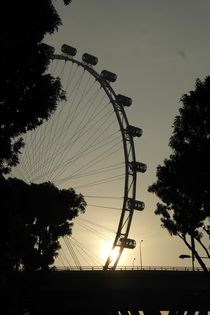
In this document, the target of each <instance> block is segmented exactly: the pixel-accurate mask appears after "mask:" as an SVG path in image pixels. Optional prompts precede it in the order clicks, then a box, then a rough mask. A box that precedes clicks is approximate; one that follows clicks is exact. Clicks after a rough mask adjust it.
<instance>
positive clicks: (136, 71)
mask: <svg viewBox="0 0 210 315" xmlns="http://www.w3.org/2000/svg"><path fill="white" fill-rule="evenodd" d="M55 7H56V9H57V11H58V13H59V15H60V17H61V19H62V24H63V25H62V26H60V27H59V29H58V31H57V32H56V33H54V34H53V35H51V36H47V37H46V38H45V42H46V43H48V44H50V45H52V46H54V47H55V49H56V51H57V52H59V50H60V47H61V45H62V44H64V43H66V44H68V45H70V46H73V47H75V48H77V51H78V54H77V58H78V59H81V56H82V54H83V53H84V52H88V53H90V54H92V55H95V56H97V57H98V59H99V63H98V65H97V66H96V67H95V69H96V70H97V71H99V72H100V71H101V70H102V69H107V70H109V71H112V72H114V73H116V74H117V76H118V79H117V81H116V82H115V83H113V84H112V87H113V88H114V90H115V91H116V93H117V94H118V93H119V94H124V95H127V96H129V97H131V98H132V100H133V104H132V106H131V107H129V108H127V109H126V113H127V116H128V119H129V122H130V123H131V124H132V125H134V126H137V127H140V128H142V130H143V135H142V137H141V138H140V139H138V140H135V147H136V156H137V160H138V161H141V162H144V163H146V164H147V172H146V173H144V174H140V175H138V188H137V199H140V200H142V201H144V202H145V209H144V211H143V212H141V213H137V214H135V215H134V218H133V222H132V235H131V236H132V238H135V240H136V242H137V247H136V249H134V250H131V251H126V253H125V255H124V256H123V257H122V262H121V264H123V265H125V264H126V265H134V264H135V265H139V264H140V254H141V256H142V264H143V265H145V266H190V265H191V261H190V260H186V259H185V260H184V261H183V260H181V259H179V255H180V254H183V253H186V254H190V253H189V252H188V250H187V249H186V248H185V246H184V245H183V244H182V242H181V240H179V239H178V238H176V237H171V236H170V235H169V234H168V232H167V231H166V230H163V229H162V228H161V227H160V218H159V217H158V216H155V214H154V210H155V207H156V203H157V201H158V200H157V198H156V196H155V195H153V194H151V193H148V191H147V189H148V186H149V185H151V184H152V183H153V182H154V181H155V180H156V176H155V174H156V168H157V166H158V165H159V164H163V160H164V159H165V158H167V157H168V156H169V154H170V152H171V151H170V148H169V146H168V142H169V138H170V136H171V133H172V125H173V121H174V118H175V116H176V115H177V114H178V109H179V107H180V106H181V103H180V98H181V96H182V95H183V94H184V93H188V92H189V91H190V90H193V89H194V86H195V80H196V79H197V78H200V79H201V80H203V79H204V78H205V77H206V76H207V75H209V74H210V63H209V55H210V41H209V38H210V19H209V16H210V2H209V1H208V0H200V1H197V0H182V1H181V0H177V1H173V0H129V1H128V0H106V1H102V0H88V1H87V0H73V1H72V3H71V5H69V6H67V7H66V6H64V5H63V2H62V1H61V0H57V1H55ZM113 189H114V187H113ZM111 218H112V217H111V216H110V222H111V220H112V219H111ZM99 221H101V220H100V219H99ZM100 223H101V222H100ZM141 240H143V241H142V242H141ZM140 244H141V245H140ZM140 249H141V252H140Z"/></svg>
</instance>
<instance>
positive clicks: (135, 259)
mask: <svg viewBox="0 0 210 315" xmlns="http://www.w3.org/2000/svg"><path fill="white" fill-rule="evenodd" d="M135 260H136V258H134V259H133V268H134V262H135Z"/></svg>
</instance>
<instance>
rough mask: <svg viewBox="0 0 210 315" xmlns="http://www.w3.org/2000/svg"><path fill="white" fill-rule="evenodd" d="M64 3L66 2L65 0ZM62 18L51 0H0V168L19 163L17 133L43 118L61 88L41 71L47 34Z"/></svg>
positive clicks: (6, 169) (60, 94) (46, 54)
mask: <svg viewBox="0 0 210 315" xmlns="http://www.w3.org/2000/svg"><path fill="white" fill-rule="evenodd" d="M64 2H65V4H68V3H70V1H64ZM60 24H61V20H60V18H59V16H58V14H57V12H56V10H55V8H54V6H53V4H52V1H51V0H34V1H27V0H23V1H4V2H3V4H2V5H1V10H0V47H1V50H0V68H1V74H0V148H1V150H0V172H1V173H4V174H5V173H8V172H9V170H10V168H11V166H14V165H16V164H17V163H18V153H19V151H20V148H21V147H22V146H23V145H24V143H23V140H22V139H21V134H23V133H26V132H27V131H28V130H32V129H34V128H35V127H37V126H38V125H40V124H41V123H42V122H43V120H46V119H48V117H49V116H50V114H51V113H52V112H53V111H54V110H55V108H56V105H57V103H58V101H59V100H61V99H63V98H64V97H65V96H64V92H63V90H62V88H61V83H60V80H59V79H58V78H53V77H52V76H51V75H49V74H46V73H45V71H46V69H47V67H48V65H49V62H50V55H49V52H48V50H47V47H46V45H44V44H43V43H42V41H43V38H44V36H45V35H46V34H51V33H53V32H54V31H56V30H57V29H58V26H59V25H60Z"/></svg>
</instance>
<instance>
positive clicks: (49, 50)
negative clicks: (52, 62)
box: [42, 43, 55, 57]
mask: <svg viewBox="0 0 210 315" xmlns="http://www.w3.org/2000/svg"><path fill="white" fill-rule="evenodd" d="M42 46H44V48H45V52H46V55H49V56H50V57H52V56H53V54H54V52H55V48H54V47H52V46H50V45H47V44H44V43H42Z"/></svg>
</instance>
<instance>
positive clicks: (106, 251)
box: [101, 242, 119, 265]
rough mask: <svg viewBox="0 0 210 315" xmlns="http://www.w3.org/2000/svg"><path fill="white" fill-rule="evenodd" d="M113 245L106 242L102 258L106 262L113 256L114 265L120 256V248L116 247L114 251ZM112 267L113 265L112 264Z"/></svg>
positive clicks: (102, 250)
mask: <svg viewBox="0 0 210 315" xmlns="http://www.w3.org/2000/svg"><path fill="white" fill-rule="evenodd" d="M112 245H113V244H112V243H111V242H105V243H104V245H103V247H102V249H101V258H102V259H103V261H106V260H107V258H108V257H109V256H111V261H112V262H113V263H114V262H115V261H116V259H117V258H118V255H119V247H116V248H115V249H114V250H113V251H112ZM111 265H112V264H111Z"/></svg>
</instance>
